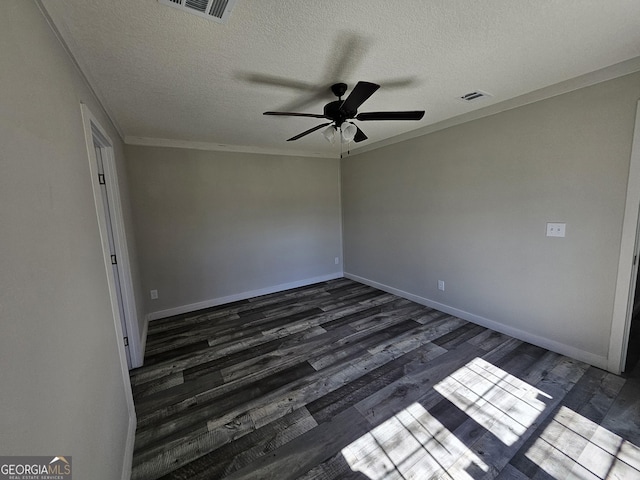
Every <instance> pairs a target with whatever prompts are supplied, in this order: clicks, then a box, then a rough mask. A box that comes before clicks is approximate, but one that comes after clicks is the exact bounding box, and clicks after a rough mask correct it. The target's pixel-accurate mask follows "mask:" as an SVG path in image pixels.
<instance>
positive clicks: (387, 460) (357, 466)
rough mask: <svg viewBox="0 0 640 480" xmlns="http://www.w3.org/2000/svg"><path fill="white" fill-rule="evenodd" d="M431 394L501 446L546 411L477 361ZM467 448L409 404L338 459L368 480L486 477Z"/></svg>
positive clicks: (516, 382) (538, 398) (537, 397)
mask: <svg viewBox="0 0 640 480" xmlns="http://www.w3.org/2000/svg"><path fill="white" fill-rule="evenodd" d="M434 388H435V390H436V391H437V392H438V393H439V394H440V395H442V397H443V398H444V399H446V400H448V401H450V402H451V403H453V404H454V405H455V406H457V407H458V408H459V409H461V410H462V411H463V412H465V413H466V414H467V415H468V416H469V417H470V419H472V420H473V421H474V422H475V423H474V425H475V424H478V425H480V426H481V427H484V429H486V430H487V431H488V432H490V433H491V434H493V435H495V436H496V437H497V438H498V439H499V440H500V441H501V442H502V443H503V444H504V445H506V446H509V445H513V444H514V443H515V442H516V441H517V440H518V439H519V437H520V436H521V435H522V434H523V433H524V432H526V431H527V429H528V428H529V427H531V425H533V423H534V422H535V421H536V419H537V418H538V416H539V415H540V413H541V412H542V411H544V409H545V408H546V403H545V400H547V399H549V398H551V397H549V395H547V394H545V393H544V392H542V391H540V390H538V389H536V388H535V387H532V386H531V385H529V384H527V383H526V382H523V381H522V380H520V379H518V378H516V377H514V376H513V375H510V374H508V373H507V372H505V371H504V370H501V369H500V368H498V367H496V366H494V365H492V364H490V363H488V362H486V361H485V360H482V359H480V358H475V359H474V360H472V361H471V362H469V363H468V364H467V365H465V366H464V367H462V368H460V369H459V370H457V371H456V372H454V373H453V374H451V375H450V376H448V377H447V378H445V379H444V380H442V381H441V382H440V383H438V384H437V385H436V386H435V387H434ZM474 428H475V427H474ZM458 435H461V434H460V433H458ZM462 436H464V434H462ZM474 441H475V440H474ZM469 447H470V446H469V445H467V444H465V442H464V441H463V440H461V439H460V438H458V436H456V434H454V433H452V432H451V431H449V430H448V429H447V428H446V427H445V426H444V425H443V424H442V423H440V421H439V420H438V419H437V418H435V417H434V416H432V415H431V414H430V413H429V412H428V411H427V410H426V409H425V408H424V407H423V406H422V405H421V404H420V403H414V404H412V405H410V406H409V407H407V408H405V409H404V410H402V411H401V412H399V413H398V414H396V415H394V416H393V417H392V418H390V419H388V420H387V421H385V422H384V423H382V424H381V425H379V426H378V427H376V428H374V429H373V430H371V431H370V432H369V433H367V434H366V435H364V436H362V437H361V438H359V439H358V440H356V441H355V442H353V443H352V444H350V445H348V446H347V447H346V448H344V449H343V450H342V454H343V455H344V457H345V459H346V460H347V462H348V463H349V465H350V466H351V468H352V470H354V471H359V472H361V473H363V474H365V475H366V476H367V477H368V478H369V479H371V480H383V479H384V480H395V479H398V480H408V479H416V480H422V479H425V478H431V477H432V476H433V475H443V477H442V478H449V475H453V476H454V477H455V478H456V479H472V478H477V476H478V475H482V474H483V473H487V472H489V466H488V465H486V464H485V463H484V462H483V460H482V459H481V458H480V457H479V456H478V455H477V454H476V453H475V452H474V451H473V450H472V449H471V448H469Z"/></svg>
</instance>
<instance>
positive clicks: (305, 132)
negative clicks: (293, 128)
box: [287, 122, 331, 142]
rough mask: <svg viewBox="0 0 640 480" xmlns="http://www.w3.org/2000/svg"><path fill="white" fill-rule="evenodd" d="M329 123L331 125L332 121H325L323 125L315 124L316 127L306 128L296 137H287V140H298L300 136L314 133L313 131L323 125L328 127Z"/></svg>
mask: <svg viewBox="0 0 640 480" xmlns="http://www.w3.org/2000/svg"><path fill="white" fill-rule="evenodd" d="M327 125H331V122H329V123H323V124H321V125H317V126H315V127H313V128H310V129H309V130H305V131H304V132H302V133H299V134H298V135H296V136H295V137H291V138H288V139H287V142H292V141H294V140H298V139H299V138H302V137H304V136H305V135H309V134H310V133H313V132H315V131H316V130H320V129H321V128H322V127H326V126H327Z"/></svg>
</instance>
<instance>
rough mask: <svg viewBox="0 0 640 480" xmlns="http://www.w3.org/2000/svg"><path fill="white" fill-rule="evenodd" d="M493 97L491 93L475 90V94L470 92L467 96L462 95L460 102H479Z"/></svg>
mask: <svg viewBox="0 0 640 480" xmlns="http://www.w3.org/2000/svg"><path fill="white" fill-rule="evenodd" d="M491 96H492V95H491V94H490V93H487V92H483V91H482V90H475V91H473V92H469V93H467V94H465V95H462V96H461V97H460V100H462V101H464V102H475V101H478V100H482V99H484V98H489V97H491Z"/></svg>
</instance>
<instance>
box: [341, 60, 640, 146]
mask: <svg viewBox="0 0 640 480" xmlns="http://www.w3.org/2000/svg"><path fill="white" fill-rule="evenodd" d="M638 71H640V57H634V58H631V59H629V60H626V61H624V62H620V63H616V64H614V65H610V66H608V67H605V68H602V69H600V70H596V71H594V72H590V73H586V74H584V75H580V76H579V77H574V78H571V79H569V80H565V81H563V82H560V83H556V84H553V85H549V86H548V87H544V88H541V89H539V90H534V91H533V92H529V93H525V94H524V95H520V96H518V97H514V98H510V99H508V100H504V101H502V102H499V103H495V104H492V105H488V106H486V107H483V108H480V109H478V110H473V111H471V112H467V113H463V114H462V115H457V116H455V117H452V118H449V119H446V120H443V121H441V122H437V123H432V124H431V125H427V126H425V127H422V128H418V129H417V130H412V131H410V132H406V133H403V134H400V135H396V136H394V137H390V138H386V139H384V140H380V141H378V142H374V143H370V144H368V145H363V146H362V147H360V148H356V149H353V150H351V155H350V156H354V155H360V154H362V153H366V152H370V151H372V150H377V149H378V148H382V147H386V146H388V145H393V144H395V143H400V142H404V141H406V140H410V139H412V138H416V137H421V136H423V135H427V134H429V133H433V132H437V131H438V130H444V129H445V128H449V127H454V126H456V125H460V124H462V123H466V122H470V121H472V120H478V119H480V118H483V117H488V116H490V115H495V114H496V113H500V112H504V111H507V110H512V109H514V108H518V107H522V106H524V105H528V104H531V103H535V102H539V101H541V100H546V99H548V98H552V97H556V96H558V95H562V94H564V93H569V92H572V91H574V90H579V89H581V88H585V87H589V86H591V85H595V84H597V83H602V82H606V81H607V80H613V79H614V78H618V77H623V76H625V75H629V74H631V73H635V72H638Z"/></svg>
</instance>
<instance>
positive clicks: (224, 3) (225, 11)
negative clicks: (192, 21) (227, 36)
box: [158, 0, 238, 23]
mask: <svg viewBox="0 0 640 480" xmlns="http://www.w3.org/2000/svg"><path fill="white" fill-rule="evenodd" d="M237 1H238V0H158V2H160V3H162V4H164V5H169V6H170V7H175V8H179V9H180V10H183V11H185V12H189V13H192V14H194V15H198V16H199V17H204V18H208V19H209V20H213V21H215V22H218V23H227V20H229V15H231V10H232V9H233V7H234V5H235V4H236V2H237Z"/></svg>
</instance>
